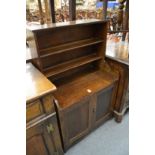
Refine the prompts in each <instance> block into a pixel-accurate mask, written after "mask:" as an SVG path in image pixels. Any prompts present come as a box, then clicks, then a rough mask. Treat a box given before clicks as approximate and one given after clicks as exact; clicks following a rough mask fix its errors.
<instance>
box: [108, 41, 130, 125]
mask: <svg viewBox="0 0 155 155" xmlns="http://www.w3.org/2000/svg"><path fill="white" fill-rule="evenodd" d="M107 46H108V47H107V51H106V62H107V65H108V66H109V71H110V72H112V71H114V72H116V73H117V74H118V75H119V81H118V90H117V97H116V104H115V108H114V115H115V117H116V121H117V122H121V121H122V118H123V115H124V113H125V112H126V110H127V109H128V108H129V50H128V43H127V42H118V43H114V42H109V43H108V45H107Z"/></svg>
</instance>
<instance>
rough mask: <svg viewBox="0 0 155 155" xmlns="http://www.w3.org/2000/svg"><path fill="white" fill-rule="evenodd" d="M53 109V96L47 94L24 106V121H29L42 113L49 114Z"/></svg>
mask: <svg viewBox="0 0 155 155" xmlns="http://www.w3.org/2000/svg"><path fill="white" fill-rule="evenodd" d="M54 111H55V109H54V104H53V96H51V95H47V96H44V97H42V98H40V99H37V100H35V101H33V102H32V103H29V104H27V107H26V121H27V122H28V121H30V120H32V119H34V118H36V117H39V116H41V115H43V114H46V115H47V114H50V113H53V112H54Z"/></svg>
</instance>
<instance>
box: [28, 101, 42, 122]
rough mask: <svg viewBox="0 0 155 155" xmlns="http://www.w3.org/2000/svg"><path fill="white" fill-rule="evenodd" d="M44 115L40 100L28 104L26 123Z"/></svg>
mask: <svg viewBox="0 0 155 155" xmlns="http://www.w3.org/2000/svg"><path fill="white" fill-rule="evenodd" d="M43 113H44V111H43V107H42V104H41V101H40V100H36V101H34V102H32V103H30V104H29V105H28V106H27V108H26V121H30V120H32V119H34V118H36V117H37V116H40V115H42V114H43Z"/></svg>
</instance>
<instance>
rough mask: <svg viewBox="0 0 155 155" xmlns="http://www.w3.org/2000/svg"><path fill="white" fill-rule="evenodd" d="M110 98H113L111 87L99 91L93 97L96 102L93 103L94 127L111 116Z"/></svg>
mask: <svg viewBox="0 0 155 155" xmlns="http://www.w3.org/2000/svg"><path fill="white" fill-rule="evenodd" d="M112 97H113V85H112V86H110V87H108V88H106V89H103V90H101V91H99V92H98V93H96V95H95V96H94V98H95V100H96V102H94V109H95V110H94V126H95V127H96V126H98V125H100V124H101V123H103V122H104V121H105V120H106V119H108V118H109V117H110V115H111V114H112V111H111V106H112Z"/></svg>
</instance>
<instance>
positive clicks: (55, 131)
mask: <svg viewBox="0 0 155 155" xmlns="http://www.w3.org/2000/svg"><path fill="white" fill-rule="evenodd" d="M26 77H27V81H26V82H27V96H26V154H27V155H63V150H62V145H61V140H60V133H59V128H58V122H57V117H56V112H55V107H54V103H53V102H54V97H53V95H52V92H53V91H55V90H56V87H55V86H54V85H53V84H52V83H51V82H50V81H49V80H48V79H47V78H46V77H45V76H44V75H43V74H42V73H40V72H39V71H38V70H37V69H36V68H35V67H34V66H33V65H32V64H31V63H28V64H27V65H26Z"/></svg>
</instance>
